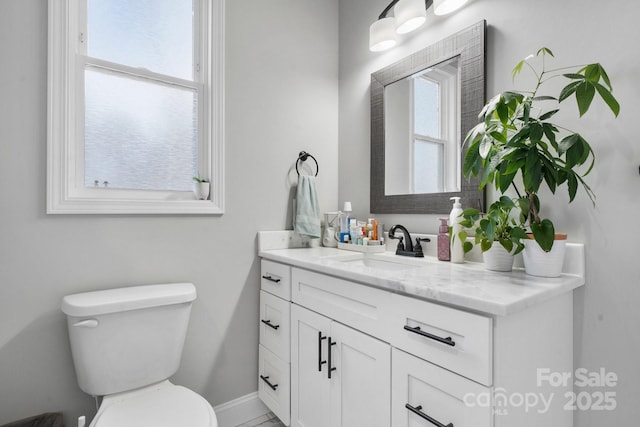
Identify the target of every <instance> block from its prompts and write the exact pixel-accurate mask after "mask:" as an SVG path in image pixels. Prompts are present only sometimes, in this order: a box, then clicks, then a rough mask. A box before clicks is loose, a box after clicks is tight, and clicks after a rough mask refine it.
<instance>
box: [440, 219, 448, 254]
mask: <svg viewBox="0 0 640 427" xmlns="http://www.w3.org/2000/svg"><path fill="white" fill-rule="evenodd" d="M439 219H440V229H439V232H438V259H439V260H440V261H450V260H451V246H450V245H451V240H450V239H449V224H447V221H448V220H449V218H439Z"/></svg>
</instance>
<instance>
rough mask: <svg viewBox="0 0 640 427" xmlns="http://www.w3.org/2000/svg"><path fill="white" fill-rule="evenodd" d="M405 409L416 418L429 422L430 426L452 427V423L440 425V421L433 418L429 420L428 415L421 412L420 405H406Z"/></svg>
mask: <svg viewBox="0 0 640 427" xmlns="http://www.w3.org/2000/svg"><path fill="white" fill-rule="evenodd" d="M404 407H405V408H407V409H408V410H410V411H411V412H413V413H414V414H416V415H417V416H419V417H420V418H422V419H425V420H427V421H429V422H430V423H431V424H433V425H434V426H438V427H453V423H449V424H446V425H445V424H442V423H441V422H440V421H438V420H436V419H435V418H431V417H430V416H429V415H427V414H425V413H424V412H422V405H418V406H415V407H414V406H411V405H409V404H408V403H407V404H406V405H404Z"/></svg>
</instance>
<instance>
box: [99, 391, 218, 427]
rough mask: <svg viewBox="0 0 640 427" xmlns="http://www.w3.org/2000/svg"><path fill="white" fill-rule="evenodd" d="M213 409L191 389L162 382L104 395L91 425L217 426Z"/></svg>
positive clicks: (112, 426) (124, 426)
mask: <svg viewBox="0 0 640 427" xmlns="http://www.w3.org/2000/svg"><path fill="white" fill-rule="evenodd" d="M217 426H218V421H217V419H216V415H215V413H214V412H213V408H212V407H211V405H210V404H209V402H207V401H206V400H205V399H204V398H203V397H202V396H200V395H199V394H197V393H195V392H193V391H191V390H189V389H188V388H185V387H182V386H178V385H174V384H171V383H170V382H169V381H163V382H160V383H157V384H153V385H151V386H147V387H144V388H140V389H137V390H133V391H127V392H123V393H118V394H114V395H110V396H105V397H104V399H103V400H102V404H101V405H100V409H98V413H97V414H96V416H95V418H94V419H93V422H92V423H91V425H90V426H89V427H217Z"/></svg>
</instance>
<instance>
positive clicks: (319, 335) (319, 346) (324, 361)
mask: <svg viewBox="0 0 640 427" xmlns="http://www.w3.org/2000/svg"><path fill="white" fill-rule="evenodd" d="M326 339H327V337H323V336H322V332H320V331H318V372H322V365H324V364H325V363H327V361H326V360H322V340H326Z"/></svg>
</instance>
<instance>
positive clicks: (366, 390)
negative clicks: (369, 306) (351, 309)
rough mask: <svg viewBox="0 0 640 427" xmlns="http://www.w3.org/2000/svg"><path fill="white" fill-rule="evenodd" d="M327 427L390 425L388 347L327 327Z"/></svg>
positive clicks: (346, 330)
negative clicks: (329, 389) (328, 372)
mask: <svg viewBox="0 0 640 427" xmlns="http://www.w3.org/2000/svg"><path fill="white" fill-rule="evenodd" d="M329 338H330V339H331V343H334V342H335V345H331V347H330V348H329V351H330V352H331V357H328V361H330V366H329V367H328V368H329V369H335V370H332V372H331V380H330V383H331V391H330V393H331V424H330V426H331V427H389V426H390V425H391V422H390V421H391V375H390V369H391V347H390V346H389V344H386V343H384V342H382V341H379V340H377V339H375V338H372V337H370V336H368V335H365V334H363V333H362V332H358V331H356V330H354V329H351V328H349V327H347V326H344V325H341V324H340V323H337V322H333V323H331V334H330V337H329Z"/></svg>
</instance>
